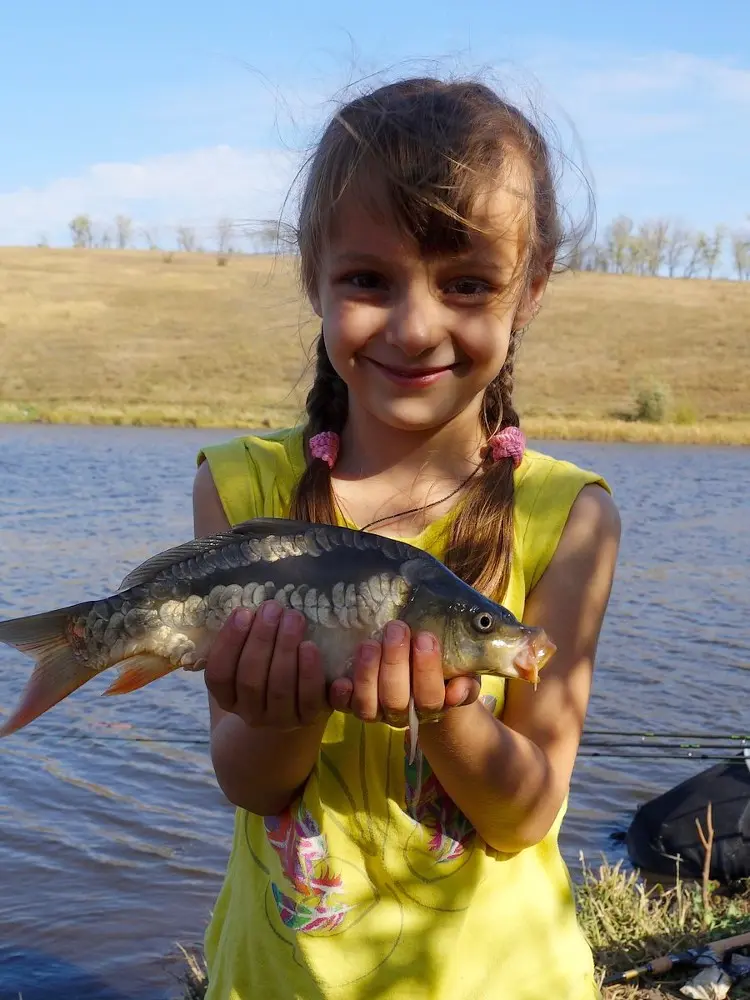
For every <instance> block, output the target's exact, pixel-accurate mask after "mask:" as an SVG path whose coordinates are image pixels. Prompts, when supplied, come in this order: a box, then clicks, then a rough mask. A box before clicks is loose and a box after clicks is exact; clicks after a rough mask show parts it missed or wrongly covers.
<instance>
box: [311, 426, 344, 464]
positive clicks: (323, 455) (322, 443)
mask: <svg viewBox="0 0 750 1000" xmlns="http://www.w3.org/2000/svg"><path fill="white" fill-rule="evenodd" d="M340 444H341V439H340V438H339V436H338V434H336V433H335V432H334V431H321V432H320V434H314V435H313V436H312V437H311V438H310V440H309V441H308V444H307V446H308V448H309V449H310V454H311V455H312V457H313V458H319V459H321V461H323V462H325V463H326V465H327V466H328V468H329V469H332V468H333V467H334V465H335V464H336V459H337V458H338V454H339V445H340Z"/></svg>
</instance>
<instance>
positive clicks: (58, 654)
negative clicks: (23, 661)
mask: <svg viewBox="0 0 750 1000" xmlns="http://www.w3.org/2000/svg"><path fill="white" fill-rule="evenodd" d="M89 606H90V605H81V606H80V610H83V609H84V608H88V607H89ZM77 610H79V606H76V607H75V608H60V609H59V610H56V611H49V612H47V613H46V614H41V615H30V616H29V617H27V618H14V619H12V620H11V621H5V622H0V642H4V643H6V644H7V645H9V646H15V648H16V649H18V650H19V651H20V652H22V653H27V654H28V655H29V656H32V657H33V658H34V659H35V660H36V668H35V670H34V672H33V673H32V675H31V677H30V678H29V680H28V682H27V684H26V688H25V690H24V692H23V694H22V696H21V701H20V704H19V705H18V707H17V708H16V710H15V711H14V712H13V714H12V715H11V716H10V718H9V719H6V721H5V722H4V723H3V725H2V726H0V737H2V736H9V735H10V734H11V733H14V732H16V731H17V730H18V729H23V727H24V726H27V725H28V724H29V723H30V722H32V721H33V720H34V719H36V718H38V716H40V715H42V714H43V713H44V712H46V711H47V709H49V708H52V706H53V705H56V704H57V703H58V702H60V701H62V700H63V698H66V697H67V696H68V695H69V694H71V693H72V692H73V691H75V690H76V688H79V687H80V686H81V685H82V684H85V683H86V681H88V680H91V678H92V677H95V676H96V674H97V671H96V670H93V669H92V668H91V667H88V666H86V664H84V663H81V662H80V660H79V659H78V658H77V657H76V655H75V653H74V652H73V650H72V648H71V647H70V644H69V643H68V640H67V637H66V628H67V625H68V623H69V621H70V618H71V615H72V614H74V613H75V612H76V611H77Z"/></svg>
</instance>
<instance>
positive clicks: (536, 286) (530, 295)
mask: <svg viewBox="0 0 750 1000" xmlns="http://www.w3.org/2000/svg"><path fill="white" fill-rule="evenodd" d="M548 281H549V275H548V274H544V275H542V276H541V277H539V278H537V279H536V280H535V281H534V282H532V284H531V286H530V287H529V288H528V289H527V290H526V292H524V294H523V296H522V297H521V301H520V302H519V303H518V309H517V311H516V317H515V321H514V323H513V325H514V327H515V328H516V329H523V328H524V327H525V326H528V325H529V323H530V322H531V321H532V320H533V319H534V318H535V317H536V314H537V313H538V312H539V308H540V306H541V304H542V299H543V298H544V293H545V292H546V290H547V282H548Z"/></svg>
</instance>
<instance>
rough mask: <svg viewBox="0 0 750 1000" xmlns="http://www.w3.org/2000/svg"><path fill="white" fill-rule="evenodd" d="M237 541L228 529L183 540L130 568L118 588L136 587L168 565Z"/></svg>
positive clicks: (152, 577) (128, 588) (148, 580)
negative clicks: (179, 543)
mask: <svg viewBox="0 0 750 1000" xmlns="http://www.w3.org/2000/svg"><path fill="white" fill-rule="evenodd" d="M234 541H237V536H236V535H235V534H233V533H232V532H229V531H223V532H220V533H219V534H216V535H206V536H204V537H203V538H193V539H191V540H190V541H189V542H183V543H182V544H181V545H175V546H174V547H173V548H171V549H165V550H164V551H163V552H157V553H156V555H154V556H150V557H149V558H148V559H146V560H145V561H144V562H142V563H141V564H140V565H139V566H136V567H135V569H133V570H131V571H130V573H128V575H127V576H126V577H125V579H124V580H123V581H122V583H121V584H120V586H119V588H118V592H119V591H123V590H130V589H131V587H137V586H139V585H140V584H142V583H148V582H150V581H151V580H153V579H154V577H155V576H157V575H158V574H159V573H161V571H162V570H165V569H168V568H169V567H170V566H174V565H175V564H176V563H181V562H185V561H186V560H188V559H192V558H193V557H194V556H198V555H200V554H201V553H203V552H213V551H214V550H215V549H217V548H221V547H222V546H223V545H226V544H227V543H228V542H234Z"/></svg>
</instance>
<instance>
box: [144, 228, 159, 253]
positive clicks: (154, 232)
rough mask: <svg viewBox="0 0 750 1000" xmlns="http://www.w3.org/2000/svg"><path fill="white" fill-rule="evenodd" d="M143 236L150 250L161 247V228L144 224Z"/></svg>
mask: <svg viewBox="0 0 750 1000" xmlns="http://www.w3.org/2000/svg"><path fill="white" fill-rule="evenodd" d="M141 236H142V237H143V239H144V241H145V243H146V246H147V247H148V249H149V250H158V249H159V230H158V228H157V227H156V226H142V227H141Z"/></svg>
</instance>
